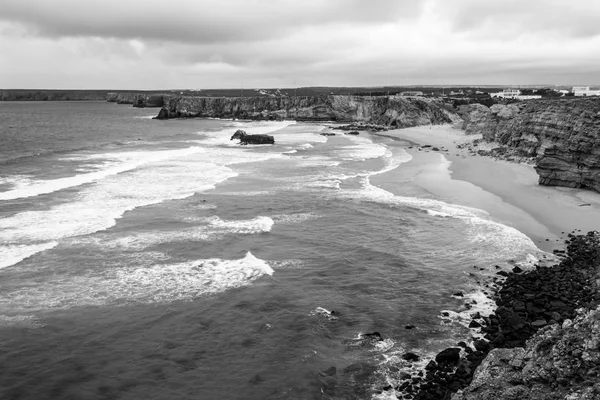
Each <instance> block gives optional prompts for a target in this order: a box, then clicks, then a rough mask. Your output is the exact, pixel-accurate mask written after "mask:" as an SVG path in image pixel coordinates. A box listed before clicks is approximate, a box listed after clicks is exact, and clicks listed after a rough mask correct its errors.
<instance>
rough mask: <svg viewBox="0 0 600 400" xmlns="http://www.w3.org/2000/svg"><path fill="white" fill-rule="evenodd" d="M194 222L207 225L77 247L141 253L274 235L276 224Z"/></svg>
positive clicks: (258, 221)
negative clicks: (232, 237)
mask: <svg viewBox="0 0 600 400" xmlns="http://www.w3.org/2000/svg"><path fill="white" fill-rule="evenodd" d="M195 222H203V223H205V224H206V225H202V226H195V227H192V228H185V229H178V230H172V231H169V230H157V231H151V232H138V233H136V234H135V235H130V236H124V237H120V238H111V239H109V240H106V241H103V240H100V239H98V238H89V239H78V240H77V243H79V244H81V243H96V244H98V245H101V246H103V247H106V248H111V249H115V248H122V249H129V250H138V251H139V250H144V249H146V248H148V247H150V246H155V245H158V244H162V243H175V242H194V241H213V240H218V239H220V238H222V237H224V236H225V235H227V234H231V233H235V234H246V235H253V234H260V233H266V232H270V231H271V229H272V228H273V224H274V222H273V220H272V219H271V218H269V217H262V216H259V217H256V218H252V219H250V220H231V221H224V220H222V219H221V218H219V217H211V218H197V219H195Z"/></svg>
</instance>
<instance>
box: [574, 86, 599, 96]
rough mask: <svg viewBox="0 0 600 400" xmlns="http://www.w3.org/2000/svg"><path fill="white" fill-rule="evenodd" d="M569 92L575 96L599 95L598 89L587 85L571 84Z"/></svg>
mask: <svg viewBox="0 0 600 400" xmlns="http://www.w3.org/2000/svg"><path fill="white" fill-rule="evenodd" d="M571 92H572V93H573V94H574V95H575V96H600V90H598V89H590V87H589V86H573V89H571Z"/></svg>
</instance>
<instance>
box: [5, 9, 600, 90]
mask: <svg viewBox="0 0 600 400" xmlns="http://www.w3.org/2000/svg"><path fill="white" fill-rule="evenodd" d="M541 83H547V84H567V85H568V84H587V85H599V84H600V1H599V0H589V1H588V0H561V1H558V0H495V1H487V0H422V1H418V0H177V1H164V0H161V1H158V0H52V1H50V0H2V1H1V4H0V88H56V89H85V88H90V89H165V88H190V89H196V88H232V87H236V88H239V87H246V88H261V87H262V88H277V87H296V86H381V85H414V84H503V85H523V84H541Z"/></svg>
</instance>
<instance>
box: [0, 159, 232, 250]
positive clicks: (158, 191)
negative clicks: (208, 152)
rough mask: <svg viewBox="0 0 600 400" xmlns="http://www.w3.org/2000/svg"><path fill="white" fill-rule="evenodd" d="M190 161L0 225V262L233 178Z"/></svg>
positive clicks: (119, 178)
mask: <svg viewBox="0 0 600 400" xmlns="http://www.w3.org/2000/svg"><path fill="white" fill-rule="evenodd" d="M195 155H196V154H191V155H188V157H178V159H173V160H166V161H164V162H162V163H160V164H156V163H155V165H152V166H151V167H147V168H138V169H136V170H135V171H131V172H130V173H127V174H118V175H113V176H110V177H107V178H105V179H103V180H100V181H98V182H96V184H95V185H93V186H90V187H88V188H85V189H83V190H82V191H80V192H79V193H78V197H77V198H76V199H75V200H74V201H72V202H71V203H66V204H61V205H58V206H55V207H53V208H51V209H49V210H43V211H26V212H22V213H18V214H15V215H13V216H11V217H8V218H4V219H0V242H3V243H4V244H5V246H4V247H3V248H2V249H0V259H2V258H4V257H5V255H6V254H7V253H5V252H8V250H7V247H6V246H9V247H11V246H13V245H19V244H27V245H29V244H32V243H39V242H48V241H57V240H60V239H63V238H69V237H76V236H82V235H88V234H91V233H94V232H98V231H102V230H105V229H108V228H110V227H112V226H113V225H115V223H116V220H117V219H119V218H121V217H122V216H123V214H124V213H125V212H127V211H131V210H133V209H135V208H137V207H142V206H148V205H152V204H157V203H161V202H164V201H167V200H176V199H183V198H186V197H189V196H192V195H193V194H194V193H197V192H203V191H206V190H210V189H213V188H214V187H215V185H216V184H218V183H219V182H223V181H225V180H227V179H229V178H231V177H234V176H237V173H235V172H234V171H232V170H231V169H229V168H227V167H223V166H218V165H215V164H212V163H207V162H202V161H200V160H198V159H197V157H194V156H195ZM8 254H10V253H8Z"/></svg>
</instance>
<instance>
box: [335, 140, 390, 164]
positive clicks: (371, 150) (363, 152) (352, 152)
mask: <svg viewBox="0 0 600 400" xmlns="http://www.w3.org/2000/svg"><path fill="white" fill-rule="evenodd" d="M348 138H349V139H350V140H351V141H352V142H354V143H355V144H354V145H352V146H344V147H342V148H341V149H338V150H336V151H335V154H336V156H337V157H341V158H342V159H344V160H368V159H372V158H380V157H383V156H385V155H386V153H387V154H390V153H389V150H388V149H387V147H386V146H385V145H382V144H375V143H373V141H372V140H370V139H367V138H362V137H358V136H348Z"/></svg>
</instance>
